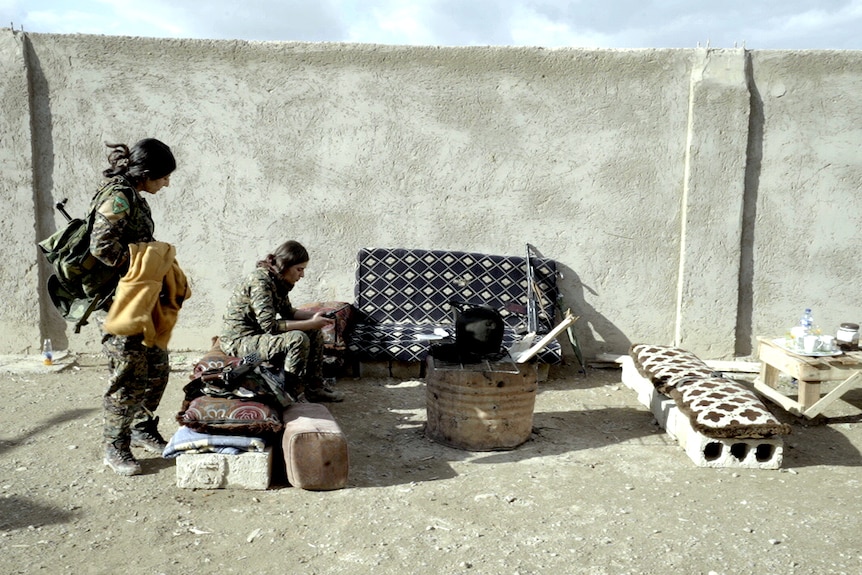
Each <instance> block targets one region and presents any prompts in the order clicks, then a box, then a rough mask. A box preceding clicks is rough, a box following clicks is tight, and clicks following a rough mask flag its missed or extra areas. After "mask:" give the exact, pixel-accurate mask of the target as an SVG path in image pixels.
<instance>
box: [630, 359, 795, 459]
mask: <svg viewBox="0 0 862 575" xmlns="http://www.w3.org/2000/svg"><path fill="white" fill-rule="evenodd" d="M621 363H622V367H623V370H622V382H623V384H624V385H625V386H626V387H629V388H630V389H632V390H634V391H635V392H636V393H637V397H638V401H639V402H640V403H641V404H643V405H644V406H646V407H647V408H649V410H650V411H651V412H652V414H653V416H655V418H656V421H657V422H658V424H659V425H660V426H661V427H662V428H663V429H664V430H665V431H667V433H668V435H670V436H671V437H673V438H674V439H676V441H677V442H678V443H679V445H680V447H682V449H683V450H684V451H685V453H686V455H688V457H689V459H691V460H692V461H693V462H694V463H695V464H696V465H698V466H699V467H736V468H740V469H779V468H781V463H782V461H783V459H784V440H783V439H781V438H780V437H769V438H763V439H755V438H750V439H749V438H732V439H718V438H714V437H707V436H705V435H704V434H702V433H700V432H699V431H696V430H695V429H694V428H692V426H691V422H690V421H689V419H688V417H687V416H686V415H685V414H684V413H682V411H680V409H679V408H678V407H677V406H676V403H675V402H674V401H673V400H672V399H671V398H669V397H667V396H665V395H662V394H661V393H659V392H658V391H656V389H655V386H653V384H652V382H651V381H649V380H648V379H647V378H645V377H643V376H642V375H641V374H640V373H638V371H637V368H636V367H635V365H634V361H633V360H632V358H631V357H624V358H623V359H622V362H621Z"/></svg>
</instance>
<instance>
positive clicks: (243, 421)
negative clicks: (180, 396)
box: [176, 395, 283, 437]
mask: <svg viewBox="0 0 862 575" xmlns="http://www.w3.org/2000/svg"><path fill="white" fill-rule="evenodd" d="M176 419H177V423H179V424H180V425H185V426H186V427H188V428H190V429H193V430H195V431H198V432H200V433H223V434H228V435H250V436H253V437H260V436H263V435H267V434H271V433H278V432H279V431H281V430H282V428H283V425H282V422H281V416H280V415H279V413H278V411H276V410H275V409H273V408H272V407H270V406H268V405H265V404H263V403H259V402H256V401H247V400H243V399H231V398H224V397H209V396H206V395H203V396H200V397H196V398H194V399H193V400H191V401H190V402H188V404H187V406H186V407H185V409H184V410H183V411H181V412H179V413H178V414H177V418H176Z"/></svg>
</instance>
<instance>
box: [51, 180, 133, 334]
mask: <svg viewBox="0 0 862 575" xmlns="http://www.w3.org/2000/svg"><path fill="white" fill-rule="evenodd" d="M109 189H110V187H109V186H103V187H101V188H99V191H98V192H96V195H94V196H93V202H92V205H91V206H90V213H89V215H88V216H87V218H86V219H82V218H72V217H70V216H69V214H68V213H67V212H66V210H65V208H64V206H65V204H66V200H65V199H64V200H63V201H61V202H59V203H58V204H57V205H56V208H57V209H58V210H60V213H62V214H63V215H64V216H65V217H66V220H67V223H66V227H64V228H62V229H60V230H57V231H56V232H54V233H53V234H52V235H51V236H49V237H48V238H46V239H44V240H42V241H41V242H38V246H39V248H40V249H41V250H42V253H43V254H45V259H46V260H48V263H49V264H51V266H52V268H53V271H54V273H53V274H52V275H51V277H49V278H48V283H47V291H48V295H49V296H50V298H51V302H52V303H53V304H54V307H56V308H57V310H58V311H59V312H60V314H61V315H62V316H63V317H64V318H65V319H66V320H67V321H69V322H70V323H72V324H73V325H74V327H75V333H79V332H80V331H81V326H84V325H87V318H88V317H89V316H90V314H91V313H92V312H93V311H95V310H97V309H102V308H104V307H106V305H107V303H108V302H110V300H111V298H112V297H113V295H114V290H115V289H116V287H117V282H118V281H119V279H120V270H119V269H118V268H114V267H111V266H108V265H106V264H104V263H102V262H101V261H99V260H98V259H97V258H96V257H95V256H93V254H91V253H90V233H91V232H92V230H93V222H94V221H95V219H96V210H97V209H98V207H99V205H100V204H101V202H100V201H98V200H100V199H101V198H100V197H99V196H102V195H106V193H107V191H108V190H109ZM131 206H132V208H131V209H134V206H135V203H134V201H133V202H132V203H131Z"/></svg>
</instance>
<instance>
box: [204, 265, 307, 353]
mask: <svg viewBox="0 0 862 575" xmlns="http://www.w3.org/2000/svg"><path fill="white" fill-rule="evenodd" d="M290 287H291V286H289V285H288V284H287V283H286V282H284V281H282V280H281V279H280V278H278V277H277V276H276V275H275V274H274V273H272V272H271V271H269V270H267V269H265V268H255V270H254V271H253V272H252V273H251V274H249V276H248V277H247V278H246V279H245V280H244V281H243V282H242V283H241V284H239V285H238V286H237V288H236V290H235V291H234V292H233V295H232V296H231V298H230V301H229V302H228V305H227V311H225V314H224V318H223V325H222V332H221V335H220V336H219V339H220V340H221V342H222V343H223V344H225V345H227V346H230V344H232V343H233V342H235V341H237V340H238V339H240V338H243V337H248V336H252V335H262V334H275V333H278V329H277V322H278V319H293V313H294V308H293V306H292V305H291V303H290V298H289V297H288V293H289V291H290Z"/></svg>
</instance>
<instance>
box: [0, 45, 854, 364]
mask: <svg viewBox="0 0 862 575" xmlns="http://www.w3.org/2000/svg"><path fill="white" fill-rule="evenodd" d="M860 64H862V53H857V52H748V51H745V50H742V49H734V50H706V49H691V50H624V51H619V50H581V49H564V50H543V49H530V48H476V47H471V48H427V47H421V48H420V47H393V46H376V45H351V44H299V43H250V42H233V41H199V40H194V41H192V40H155V39H141V38H116V37H102V36H78V35H75V36H59V35H41V34H21V33H15V32H13V31H10V30H3V31H0V67H2V71H3V80H2V84H0V87H2V90H3V96H4V98H3V109H2V113H0V123H2V136H0V138H2V139H0V162H2V168H3V171H2V176H0V177H2V184H3V191H4V197H6V198H7V203H6V212H5V214H4V216H3V220H4V222H5V225H4V226H2V227H0V239H1V240H2V241H3V243H4V245H5V246H7V248H6V254H7V258H6V265H5V266H4V270H5V273H3V274H0V287H2V288H3V293H4V294H6V305H5V306H3V307H2V309H0V326H2V328H3V329H2V330H0V352H5V353H20V352H28V351H30V352H34V351H36V349H37V347H38V345H39V341H40V338H42V337H46V336H47V337H51V338H52V339H53V340H55V342H57V343H55V346H56V347H61V348H62V347H66V346H68V347H69V348H70V349H73V350H76V351H95V350H98V349H99V344H98V339H99V331H98V328H97V327H96V326H95V325H91V326H87V327H86V328H85V329H84V331H83V332H82V333H81V334H77V335H75V334H71V333H70V331H69V330H68V329H67V328H66V325H65V323H64V322H63V320H62V319H61V318H59V316H58V315H57V314H56V312H54V311H53V309H52V308H51V306H50V303H46V302H45V301H44V297H42V299H40V295H39V294H40V289H39V286H40V285H41V284H42V283H43V282H44V277H45V274H46V272H47V269H46V268H45V266H44V264H43V262H41V259H40V256H39V254H38V253H37V249H36V247H35V242H36V241H37V240H38V239H41V238H43V237H45V236H47V235H48V234H49V233H51V232H52V231H53V230H54V229H55V228H56V226H58V225H60V224H61V222H62V220H61V217H60V216H59V215H58V214H56V213H55V212H54V211H53V209H52V205H53V204H54V203H55V202H56V201H58V200H60V199H62V198H64V197H68V198H69V203H68V208H69V209H70V211H71V212H72V213H73V214H74V215H83V214H84V213H85V211H86V209H87V205H88V203H89V199H90V196H91V195H92V193H93V192H94V191H95V189H96V187H97V186H98V184H99V181H100V172H101V170H102V169H104V168H105V167H106V160H105V151H106V149H105V147H104V142H106V141H107V142H125V143H129V144H131V143H133V142H134V141H136V140H137V139H139V138H142V137H147V136H154V137H157V138H160V139H162V140H164V141H165V142H167V143H168V144H169V145H171V146H172V148H173V149H174V151H175V153H176V156H177V159H178V163H179V169H178V170H177V171H176V172H175V173H174V175H173V176H172V178H171V186H170V188H168V189H165V190H163V191H162V192H160V193H159V194H158V195H157V196H155V197H153V198H151V199H150V205H151V206H152V207H153V211H154V216H155V219H156V225H157V239H160V240H162V241H167V242H171V243H173V244H175V245H176V247H177V253H178V259H179V261H180V264H181V265H182V267H183V269H184V270H185V271H186V273H187V274H188V276H189V277H190V278H191V281H192V289H193V291H194V295H193V297H192V298H191V299H190V300H189V301H188V302H187V303H186V305H185V306H184V308H183V311H182V313H181V316H180V322H179V324H178V326H177V329H176V330H175V332H174V337H173V339H172V342H171V346H172V348H173V349H175V350H181V349H192V350H199V349H204V348H206V347H208V344H209V338H210V337H211V336H212V335H215V334H216V333H218V330H219V324H220V317H221V313H222V310H223V308H224V306H225V304H226V302H227V299H228V296H229V294H230V290H231V287H232V286H233V284H235V283H236V282H237V281H238V280H239V279H240V278H241V277H242V276H244V275H245V274H246V273H247V272H248V271H249V270H250V269H251V268H252V267H253V265H254V262H255V261H256V260H257V259H259V258H260V257H262V256H263V255H265V254H266V253H267V252H268V251H269V250H271V249H272V248H274V247H275V246H276V245H278V244H279V243H281V242H282V241H283V240H285V239H290V238H294V239H298V240H300V241H301V242H303V243H304V244H305V245H306V246H307V247H308V248H309V250H310V252H311V257H312V259H311V262H310V265H309V267H308V271H307V275H306V278H305V280H304V281H302V282H301V283H300V284H299V285H298V287H297V288H296V290H295V292H294V294H295V295H294V297H293V299H294V300H295V302H296V303H300V302H304V301H314V300H342V301H352V300H353V273H354V264H353V262H354V257H355V254H356V252H357V250H358V249H359V248H361V247H371V246H383V247H416V248H432V249H459V250H469V251H480V252H487V253H498V254H516V255H520V254H523V252H524V245H525V243H526V242H530V243H532V244H533V245H535V246H536V247H537V248H538V249H539V250H540V251H541V252H542V253H543V254H544V255H545V256H548V257H552V258H554V259H556V260H557V261H558V262H559V265H560V267H561V268H562V270H563V278H562V288H563V292H564V296H565V300H566V301H565V303H566V305H567V306H569V307H571V308H572V309H573V311H574V312H575V313H576V314H577V315H580V316H581V319H580V320H579V321H578V322H577V323H576V331H577V334H578V337H579V339H580V342H581V345H582V346H583V348H584V350H585V352H586V354H587V355H594V354H596V353H599V352H610V353H624V352H625V351H626V350H627V347H628V345H629V344H630V343H632V342H651V343H662V344H671V343H677V344H679V345H683V346H684V347H686V348H688V349H690V350H692V351H694V352H696V353H699V354H702V355H703V356H705V357H709V358H728V357H731V356H733V355H747V354H750V353H752V350H753V346H754V338H755V336H757V335H759V334H775V335H781V334H783V333H784V331H785V330H787V329H788V328H789V327H791V326H792V325H793V324H794V323H795V322H796V321H797V319H798V316H799V315H800V314H801V312H802V308H804V307H812V308H813V309H814V313H815V318H816V320H817V321H818V323H819V324H820V325H821V327H823V328H824V329H825V330H826V331H833V332H834V330H835V328H836V327H837V325H838V323H840V322H842V321H859V320H862V309H860V305H859V303H858V299H857V297H856V292H857V289H856V285H855V284H856V283H857V279H858V278H859V277H860V273H859V272H860V264H859V262H858V259H857V258H856V257H855V249H856V247H857V246H856V243H855V242H854V239H855V238H856V233H857V230H858V229H859V228H860V221H859V220H860V218H862V211H860V209H859V208H860V203H862V200H861V199H859V198H858V197H857V194H856V193H855V192H856V191H857V190H858V189H859V184H860V178H862V165H860V161H859V160H858V159H857V158H858V150H859V148H860V143H862V129H860V128H859V126H862V89H860V88H862V85H860V84H862V66H860Z"/></svg>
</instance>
